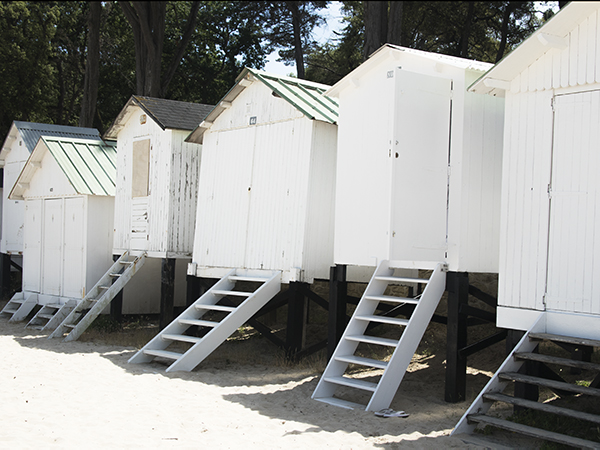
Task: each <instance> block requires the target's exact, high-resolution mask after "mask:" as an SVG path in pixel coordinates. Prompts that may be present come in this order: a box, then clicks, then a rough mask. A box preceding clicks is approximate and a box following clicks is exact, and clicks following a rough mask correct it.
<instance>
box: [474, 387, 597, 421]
mask: <svg viewBox="0 0 600 450" xmlns="http://www.w3.org/2000/svg"><path fill="white" fill-rule="evenodd" d="M483 398H484V399H486V400H490V401H494V402H503V403H508V404H510V405H516V406H522V407H524V408H529V409H535V410H537V411H544V412H547V413H550V414H556V415H560V416H564V417H572V418H574V419H578V420H587V421H588V422H593V423H596V424H600V416H597V415H596V414H589V413H585V412H580V411H575V410H572V409H567V408H560V407H558V406H554V405H549V404H547V403H540V402H534V401H531V400H525V399H523V398H518V397H512V396H510V395H505V394H497V393H490V394H483Z"/></svg>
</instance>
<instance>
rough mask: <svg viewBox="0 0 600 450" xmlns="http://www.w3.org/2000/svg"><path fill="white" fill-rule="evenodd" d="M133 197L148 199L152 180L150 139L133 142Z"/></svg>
mask: <svg viewBox="0 0 600 450" xmlns="http://www.w3.org/2000/svg"><path fill="white" fill-rule="evenodd" d="M132 158H133V163H132V177H131V196H132V197H148V186H149V178H150V139H145V140H143V141H134V142H133V153H132Z"/></svg>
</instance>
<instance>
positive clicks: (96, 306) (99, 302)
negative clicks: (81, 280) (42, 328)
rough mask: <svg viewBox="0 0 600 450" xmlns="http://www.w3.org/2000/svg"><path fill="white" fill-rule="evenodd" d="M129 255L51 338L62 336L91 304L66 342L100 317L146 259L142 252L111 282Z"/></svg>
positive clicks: (122, 259)
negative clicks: (112, 276) (112, 275)
mask: <svg viewBox="0 0 600 450" xmlns="http://www.w3.org/2000/svg"><path fill="white" fill-rule="evenodd" d="M128 257H129V251H125V252H124V253H123V254H122V255H121V256H120V257H119V259H117V261H115V263H114V264H113V265H112V266H111V267H110V268H109V269H108V270H107V271H106V273H105V274H104V275H103V276H102V278H100V280H98V282H97V283H96V284H95V285H94V287H93V288H92V289H91V290H90V291H89V292H88V294H87V295H86V296H85V297H84V298H83V299H82V300H81V301H80V302H79V303H78V304H77V306H75V308H73V310H72V311H71V312H70V313H69V315H68V316H67V317H66V318H65V319H64V320H63V321H62V322H61V323H60V324H59V325H58V326H57V327H56V329H55V330H54V331H53V332H52V333H51V334H50V336H49V338H55V337H62V336H63V335H64V334H65V332H67V330H68V326H69V325H71V324H73V323H75V322H76V321H77V319H78V318H79V315H80V314H81V313H82V312H83V311H84V310H85V309H86V308H88V307H89V306H91V305H93V306H92V307H91V308H90V310H89V311H88V312H87V314H86V315H85V317H84V318H82V319H81V320H80V321H79V323H78V324H77V325H76V326H75V328H73V329H72V330H71V331H70V332H69V333H68V334H67V336H66V337H65V338H64V342H69V341H74V340H77V339H79V337H80V336H81V335H82V334H83V332H84V331H85V330H87V328H88V327H89V326H90V325H91V323H92V322H93V321H94V320H95V319H96V317H98V316H99V315H100V314H101V313H102V311H103V310H104V308H106V307H107V306H108V305H109V304H110V302H111V301H112V299H113V298H114V297H115V296H116V295H117V294H118V293H119V292H120V291H121V289H123V288H124V287H125V285H126V284H127V282H128V281H129V280H130V279H131V278H132V277H133V276H134V275H135V274H136V273H137V272H138V271H139V270H140V269H141V267H142V266H143V265H144V262H145V261H146V253H145V252H142V253H141V254H139V255H137V256H136V257H135V259H134V260H133V261H132V262H130V264H129V265H128V266H127V267H125V268H124V270H123V273H122V274H121V276H120V277H118V278H117V280H116V281H115V282H114V283H112V284H110V286H109V281H108V280H109V279H110V275H111V274H113V273H117V272H118V271H120V270H121V269H122V267H121V265H122V264H123V262H124V261H125V259H126V258H128ZM103 286H104V287H107V286H108V289H106V290H105V291H104V293H103V294H100V292H101V290H102V289H101V288H102V287H103ZM98 295H99V297H98Z"/></svg>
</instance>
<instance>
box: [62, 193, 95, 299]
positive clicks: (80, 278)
mask: <svg viewBox="0 0 600 450" xmlns="http://www.w3.org/2000/svg"><path fill="white" fill-rule="evenodd" d="M64 217H65V224H64V225H65V226H64V228H65V238H64V247H63V248H64V251H63V256H64V270H63V283H62V295H63V296H64V297H73V298H83V297H84V296H85V270H86V268H85V258H84V242H85V236H84V227H85V199H84V198H83V197H74V198H67V199H65V216H64ZM92 220H93V218H92Z"/></svg>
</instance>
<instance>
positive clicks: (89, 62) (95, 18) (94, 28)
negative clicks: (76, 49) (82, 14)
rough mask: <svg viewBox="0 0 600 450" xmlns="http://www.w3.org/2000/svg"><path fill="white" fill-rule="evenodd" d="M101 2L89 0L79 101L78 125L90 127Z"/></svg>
mask: <svg viewBox="0 0 600 450" xmlns="http://www.w3.org/2000/svg"><path fill="white" fill-rule="evenodd" d="M101 13H102V3H100V2H90V9H89V12H88V40H87V58H86V63H85V77H84V81H83V99H82V101H81V114H80V115H79V126H80V127H92V126H93V125H94V117H95V116H96V101H97V99H98V84H99V79H100V75H99V68H100V15H101Z"/></svg>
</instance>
